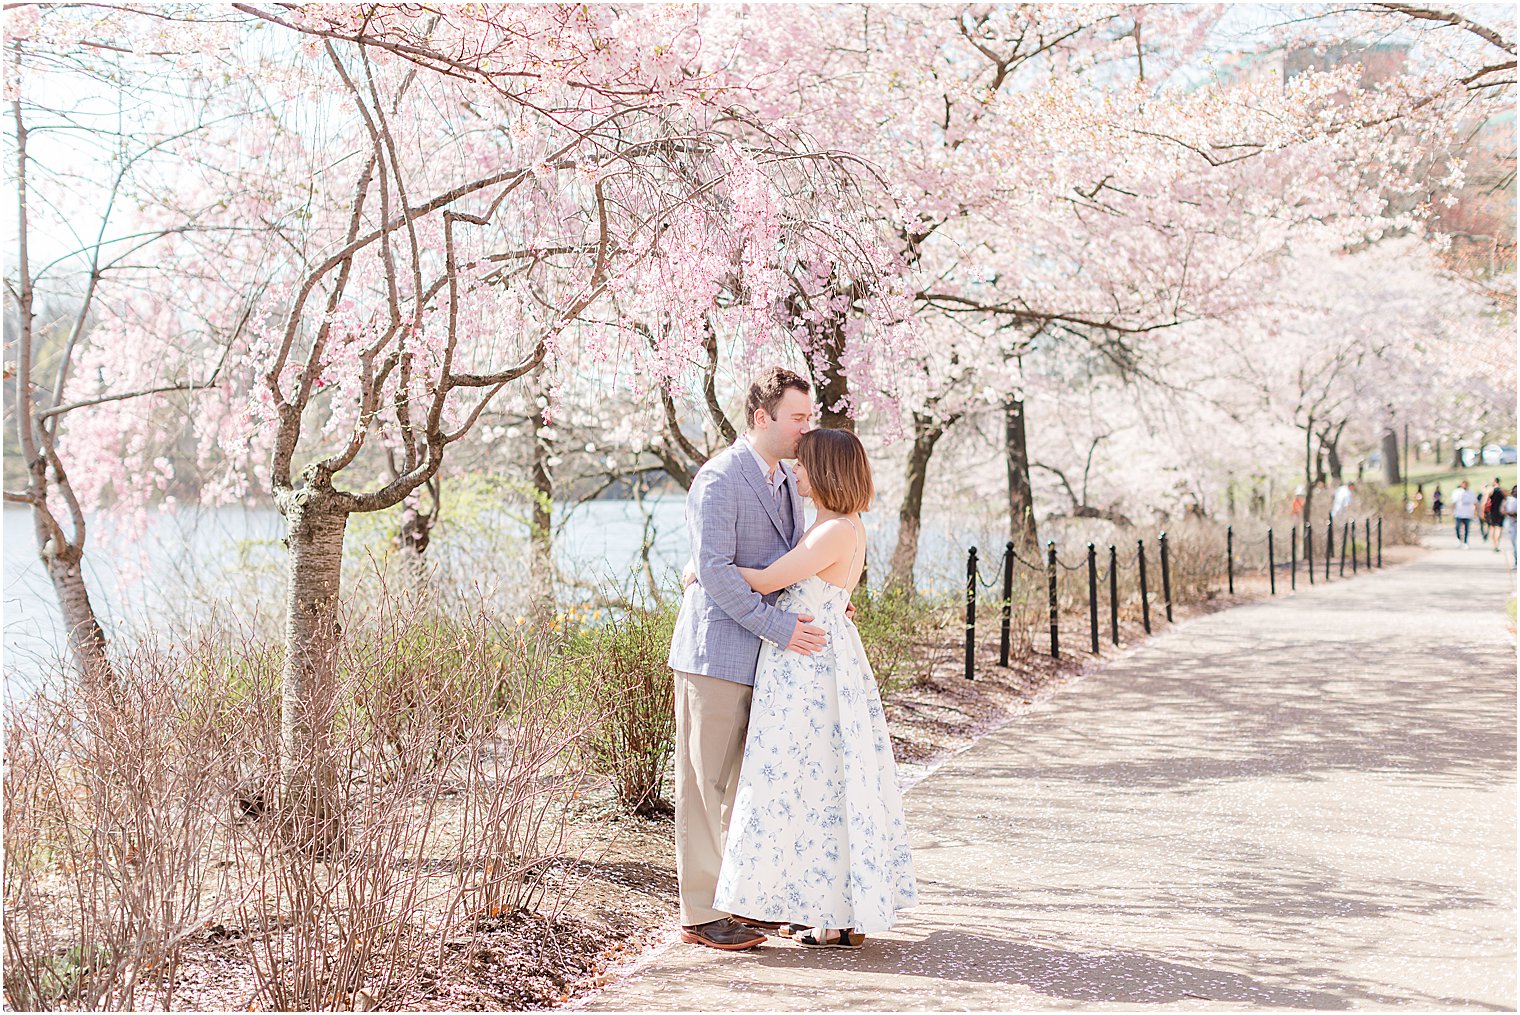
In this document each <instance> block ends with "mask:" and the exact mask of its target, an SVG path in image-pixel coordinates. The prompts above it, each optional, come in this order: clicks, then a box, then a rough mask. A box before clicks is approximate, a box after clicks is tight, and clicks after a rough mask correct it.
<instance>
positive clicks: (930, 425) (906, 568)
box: [887, 412, 955, 596]
mask: <svg viewBox="0 0 1520 1015" xmlns="http://www.w3.org/2000/svg"><path fill="white" fill-rule="evenodd" d="M954 421H955V418H954V417H952V418H951V419H949V420H944V421H940V420H935V419H933V418H931V417H929V416H926V415H924V414H922V413H918V412H915V413H914V414H913V448H912V450H910V451H909V452H908V464H907V467H906V469H905V479H906V483H905V484H904V488H903V498H902V505H901V506H900V507H899V508H898V509H897V546H896V547H895V548H894V549H893V550H892V565H891V573H890V575H889V576H888V577H887V587H888V588H889V589H894V590H898V591H902V592H905V593H907V594H908V595H910V596H911V595H912V594H913V593H914V591H915V588H914V584H913V568H914V565H915V564H916V563H917V562H918V533H919V529H920V528H921V527H922V525H923V507H924V484H925V482H926V481H927V479H928V476H929V459H930V458H931V457H932V456H933V454H934V445H936V444H938V443H939V439H940V438H941V437H943V436H944V435H945V430H946V429H947V428H948V427H949V426H950V424H951V423H953V422H954Z"/></svg>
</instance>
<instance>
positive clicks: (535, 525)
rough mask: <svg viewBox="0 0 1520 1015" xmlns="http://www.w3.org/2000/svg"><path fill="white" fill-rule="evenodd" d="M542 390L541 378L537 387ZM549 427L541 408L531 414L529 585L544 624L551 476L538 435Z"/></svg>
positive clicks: (550, 570) (546, 446)
mask: <svg viewBox="0 0 1520 1015" xmlns="http://www.w3.org/2000/svg"><path fill="white" fill-rule="evenodd" d="M544 387H545V385H544V383H543V379H542V377H540V384H539V388H540V390H542V389H543V388H544ZM548 425H549V423H548V420H547V419H545V417H544V410H543V409H542V408H540V409H538V410H536V411H535V412H534V413H533V470H532V471H533V518H532V523H531V525H532V527H531V529H530V531H529V533H528V543H529V547H528V585H529V596H530V605H531V608H532V612H533V614H534V616H535V618H536V619H537V620H538V621H540V622H543V621H547V620H548V619H549V617H551V616H552V615H553V613H554V602H555V598H554V529H553V525H554V477H553V475H552V474H551V473H550V471H549V456H550V454H551V453H552V451H553V448H552V447H551V446H550V443H549V441H548V440H547V439H545V438H544V437H543V436H542V435H541V434H542V431H543V429H544V428H545V427H547V426H548Z"/></svg>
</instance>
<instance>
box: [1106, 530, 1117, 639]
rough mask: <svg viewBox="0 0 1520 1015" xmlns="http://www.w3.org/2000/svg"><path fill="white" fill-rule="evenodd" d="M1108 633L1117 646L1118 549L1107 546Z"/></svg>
mask: <svg viewBox="0 0 1520 1015" xmlns="http://www.w3.org/2000/svg"><path fill="white" fill-rule="evenodd" d="M1108 631H1109V635H1110V637H1112V638H1113V640H1114V644H1115V645H1117V644H1119V548H1118V547H1117V546H1115V545H1114V544H1112V543H1109V544H1108Z"/></svg>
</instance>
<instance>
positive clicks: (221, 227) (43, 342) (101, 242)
mask: <svg viewBox="0 0 1520 1015" xmlns="http://www.w3.org/2000/svg"><path fill="white" fill-rule="evenodd" d="M6 27H7V35H8V42H7V54H6V56H7V59H6V87H7V92H8V94H7V98H8V100H9V102H8V105H9V107H10V108H9V113H10V116H9V118H8V120H9V122H8V124H7V130H6V141H7V144H8V148H9V151H8V158H7V168H8V170H9V173H8V175H9V177H10V181H11V183H12V186H13V187H14V194H15V197H16V218H15V227H14V238H13V242H14V243H15V248H14V250H15V256H14V258H13V259H12V260H11V262H10V268H9V270H8V272H7V275H6V302H7V316H6V360H7V376H8V377H12V378H13V380H14V383H15V389H16V397H15V398H14V399H12V400H10V403H9V404H8V405H7V415H8V416H9V419H8V425H9V428H11V429H13V432H14V434H15V438H16V448H17V450H18V451H19V453H20V458H21V459H22V461H23V463H24V480H23V481H22V482H21V484H20V486H19V488H14V489H12V488H7V489H6V491H5V499H6V502H7V503H16V504H23V505H25V506H26V507H27V508H28V510H29V511H30V512H31V515H32V520H33V523H34V531H35V533H36V539H37V547H38V551H39V554H40V556H41V559H42V562H43V565H44V568H45V570H46V572H47V574H48V577H49V579H50V581H51V583H52V585H53V589H54V592H55V594H56V596H57V600H58V605H59V609H60V613H61V616H62V620H63V627H64V631H65V635H66V640H67V645H68V649H69V652H70V654H71V656H72V657H73V660H74V662H75V664H76V666H77V668H78V669H79V670H80V672H81V673H82V675H84V676H85V677H86V678H87V679H89V680H92V681H101V680H106V679H109V678H110V676H111V672H112V671H111V665H110V661H109V658H108V654H107V642H106V637H105V633H104V631H103V630H102V628H101V625H100V623H99V621H98V619H97V617H96V614H95V609H94V606H93V604H92V602H91V599H90V593H89V589H88V588H87V585H86V581H85V576H84V571H83V560H84V555H85V551H86V546H87V543H88V537H89V535H90V531H91V530H90V527H89V526H88V525H87V521H86V519H87V511H89V510H90V509H93V508H94V507H96V506H98V505H100V504H101V503H103V502H105V501H107V500H109V501H110V502H111V503H112V504H114V505H115V507H116V508H117V511H118V514H120V515H121V516H122V517H124V518H131V519H136V520H137V522H138V523H139V524H140V522H141V519H142V509H143V508H144V507H145V506H146V504H147V503H148V501H149V500H150V499H151V498H153V497H155V496H169V497H170V498H171V499H172V496H173V489H174V487H173V483H174V479H175V473H174V469H173V465H172V463H171V462H170V459H169V457H168V456H170V455H172V454H173V453H174V451H173V448H172V443H173V442H172V438H171V437H169V436H168V435H170V434H177V433H178V432H179V430H180V429H181V428H180V427H179V426H178V425H177V420H179V419H182V418H184V415H185V413H186V412H187V411H189V412H192V413H195V412H198V411H202V410H204V409H206V408H210V407H212V405H214V404H215V402H216V400H217V399H216V395H215V393H214V392H212V389H213V386H214V385H217V384H218V383H220V382H221V381H222V380H223V379H224V377H225V373H224V370H223V368H224V366H225V363H226V359H227V354H228V350H229V349H230V348H231V346H232V345H233V344H235V342H236V341H237V338H238V336H239V334H240V333H241V330H242V329H243V327H244V326H245V325H246V324H247V322H248V319H249V314H250V312H251V309H252V303H253V301H254V300H255V299H256V298H257V294H258V292H259V290H260V287H261V284H262V283H261V281H260V279H261V274H260V272H259V271H258V270H257V268H256V266H255V264H254V263H253V262H251V261H250V260H249V258H248V256H247V254H248V251H249V250H250V248H251V247H250V237H251V235H252V234H253V233H254V232H255V231H256V230H257V227H256V226H252V225H249V224H247V223H243V224H233V223H230V222H227V221H224V220H219V219H218V217H217V216H216V215H215V214H207V212H208V207H207V206H208V205H209V204H211V203H212V202H214V201H215V200H216V198H214V197H212V198H208V197H207V192H206V191H205V190H204V189H202V188H201V187H200V186H198V184H199V183H200V182H201V181H200V177H201V175H202V167H201V165H200V162H199V158H198V155H199V153H200V152H201V151H203V150H204V146H206V145H207V144H211V143H214V142H215V141H216V140H218V139H219V138H222V137H226V136H228V135H229V134H230V133H232V132H234V131H236V130H237V129H239V127H240V126H241V125H244V124H246V122H247V120H248V119H250V118H251V117H252V116H254V115H255V113H256V107H244V108H243V109H241V111H240V113H237V114H233V113H229V112H227V109H226V108H225V107H220V106H219V105H218V102H219V100H220V98H221V95H220V88H219V85H218V84H217V83H216V79H215V77H214V76H213V75H208V74H206V73H204V71H205V69H206V68H205V67H204V66H194V65H193V64H194V61H190V60H188V59H187V61H186V62H185V63H184V64H183V65H179V64H175V63H173V62H169V61H166V60H163V59H157V60H155V59H154V58H151V57H150V58H146V59H144V58H140V57H138V56H136V55H134V50H136V49H141V50H147V49H151V48H153V47H154V46H155V45H169V46H172V43H170V42H169V40H167V39H164V38H161V37H160V36H159V33H158V32H157V31H153V32H150V33H147V34H145V35H139V36H136V37H134V40H133V41H134V43H135V45H119V44H117V43H120V42H122V41H123V39H122V38H120V37H119V35H117V34H116V33H118V32H119V30H120V27H121V26H120V23H119V22H118V20H117V19H115V18H114V17H112V16H110V15H107V16H105V17H103V18H100V19H99V20H98V21H96V22H95V23H94V24H92V25H91V26H89V28H90V31H88V32H85V31H83V30H82V26H81V25H80V24H78V23H76V22H74V21H72V20H71V19H70V18H69V17H68V16H67V15H61V14H59V13H58V12H56V11H51V10H47V11H45V10H43V9H42V8H39V7H26V8H23V9H20V10H17V11H15V12H8V17H7V25H6ZM213 30H214V29H213V28H212V26H209V25H208V26H207V31H208V32H209V31H213ZM203 41H204V39H203ZM150 65H152V71H151V73H152V75H153V78H152V85H151V87H140V86H139V87H134V86H133V85H132V84H130V81H131V79H132V78H133V77H134V76H140V75H147V74H149V73H150V71H149V69H148V68H149V66H150ZM159 89H162V90H163V93H165V94H168V95H170V96H172V98H169V99H167V100H165V99H163V98H162V97H161V95H160V94H159ZM250 175H251V174H250V173H249V172H248V170H247V169H246V168H238V169H236V170H235V171H234V172H233V173H232V175H230V176H228V177H225V178H223V179H221V180H219V181H218V184H219V185H220V186H221V187H223V188H224V189H225V190H226V191H230V192H235V191H236V190H237V189H238V188H239V187H241V186H243V185H245V184H246V182H247V180H248V178H249V176H250ZM208 393H210V394H211V403H212V405H208V404H207V395H208ZM221 400H222V403H223V404H226V399H225V395H223V396H222V399H221ZM191 406H194V408H193V409H192V408H190V407H191ZM166 424H167V425H166ZM125 527H126V528H128V529H129V530H130V528H131V525H130V524H129V525H127V526H125Z"/></svg>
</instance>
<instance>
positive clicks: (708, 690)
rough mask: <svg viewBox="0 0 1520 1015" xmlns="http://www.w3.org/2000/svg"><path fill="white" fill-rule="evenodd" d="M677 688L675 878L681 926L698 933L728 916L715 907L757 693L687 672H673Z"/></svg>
mask: <svg viewBox="0 0 1520 1015" xmlns="http://www.w3.org/2000/svg"><path fill="white" fill-rule="evenodd" d="M675 687H676V880H677V882H678V883H679V885H680V890H681V925H682V926H683V927H695V926H697V925H698V924H702V923H709V922H711V921H713V920H717V919H721V918H722V917H724V916H727V915H729V914H727V913H721V912H719V911H718V910H716V909H714V908H713V893H714V892H715V891H716V890H717V887H718V869H719V868H720V867H721V866H722V865H723V842H724V839H725V838H726V837H727V835H728V819H729V815H731V814H732V813H733V809H734V795H735V794H736V793H738V791H739V765H740V763H741V762H742V761H743V760H744V737H745V734H747V733H748V732H749V702H750V698H751V696H752V695H753V694H754V688H752V687H747V686H745V685H744V684H736V683H734V682H733V681H732V680H721V679H719V678H718V677H709V676H704V675H703V674H700V673H685V672H682V671H681V670H676V671H675Z"/></svg>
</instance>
